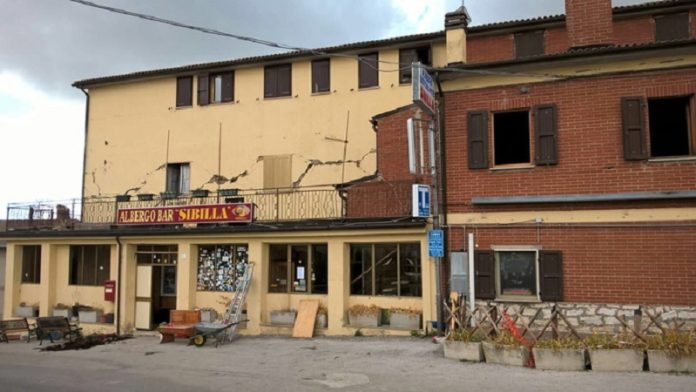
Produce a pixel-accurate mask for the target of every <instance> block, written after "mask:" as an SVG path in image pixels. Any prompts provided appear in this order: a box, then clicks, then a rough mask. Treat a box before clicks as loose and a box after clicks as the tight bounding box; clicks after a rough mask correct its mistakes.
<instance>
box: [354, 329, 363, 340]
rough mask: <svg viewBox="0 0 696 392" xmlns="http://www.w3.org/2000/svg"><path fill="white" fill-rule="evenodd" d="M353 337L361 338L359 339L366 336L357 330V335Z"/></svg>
mask: <svg viewBox="0 0 696 392" xmlns="http://www.w3.org/2000/svg"><path fill="white" fill-rule="evenodd" d="M353 336H355V337H356V338H359V337H362V336H365V335H363V333H362V331H361V330H360V329H356V330H355V334H353Z"/></svg>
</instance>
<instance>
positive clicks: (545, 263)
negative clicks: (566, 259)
mask: <svg viewBox="0 0 696 392" xmlns="http://www.w3.org/2000/svg"><path fill="white" fill-rule="evenodd" d="M539 277H540V279H541V282H540V284H539V286H540V288H541V293H540V296H541V300H542V301H562V300H563V255H562V253H561V252H558V251H548V250H547V251H541V252H539Z"/></svg>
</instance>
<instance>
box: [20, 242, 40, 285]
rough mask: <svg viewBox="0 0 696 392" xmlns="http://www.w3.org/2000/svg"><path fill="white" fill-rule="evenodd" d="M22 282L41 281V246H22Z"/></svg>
mask: <svg viewBox="0 0 696 392" xmlns="http://www.w3.org/2000/svg"><path fill="white" fill-rule="evenodd" d="M22 283H41V246H40V245H27V246H23V247H22Z"/></svg>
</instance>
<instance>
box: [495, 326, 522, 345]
mask: <svg viewBox="0 0 696 392" xmlns="http://www.w3.org/2000/svg"><path fill="white" fill-rule="evenodd" d="M491 341H492V342H493V343H495V346H496V348H502V347H503V346H514V347H519V346H521V345H522V343H520V341H519V340H517V339H515V337H514V336H513V335H512V334H511V333H510V331H507V330H504V331H501V332H500V333H499V334H498V336H496V337H495V338H493V339H491Z"/></svg>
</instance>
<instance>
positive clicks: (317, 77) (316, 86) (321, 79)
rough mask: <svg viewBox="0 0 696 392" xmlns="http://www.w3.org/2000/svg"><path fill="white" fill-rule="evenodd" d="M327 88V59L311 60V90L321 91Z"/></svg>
mask: <svg viewBox="0 0 696 392" xmlns="http://www.w3.org/2000/svg"><path fill="white" fill-rule="evenodd" d="M329 90H331V70H330V62H329V59H323V60H314V61H312V92H313V93H323V92H327V91H329Z"/></svg>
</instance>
